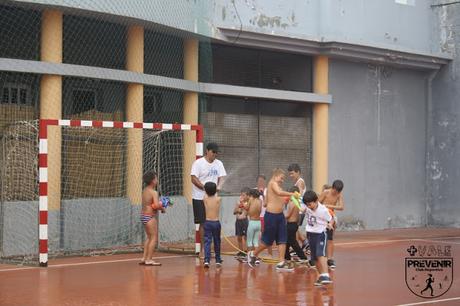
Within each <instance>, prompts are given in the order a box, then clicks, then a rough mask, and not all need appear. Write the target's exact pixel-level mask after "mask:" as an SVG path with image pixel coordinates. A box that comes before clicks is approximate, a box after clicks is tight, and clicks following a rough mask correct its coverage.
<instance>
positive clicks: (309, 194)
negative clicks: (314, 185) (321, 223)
mask: <svg viewBox="0 0 460 306" xmlns="http://www.w3.org/2000/svg"><path fill="white" fill-rule="evenodd" d="M316 201H318V195H317V194H316V192H314V191H313V190H308V191H306V192H305V194H304V195H303V202H304V203H305V204H307V203H310V202H316Z"/></svg>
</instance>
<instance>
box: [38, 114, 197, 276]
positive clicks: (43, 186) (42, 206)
mask: <svg viewBox="0 0 460 306" xmlns="http://www.w3.org/2000/svg"><path fill="white" fill-rule="evenodd" d="M49 126H63V127H88V128H119V129H147V130H159V131H195V137H196V148H195V150H196V153H195V155H196V158H197V159H198V158H200V157H201V156H202V155H203V127H202V126H201V125H198V124H180V123H145V122H122V121H102V120H62V119H40V120H39V152H38V167H39V216H38V218H39V228H38V235H39V237H38V238H39V244H38V245H39V265H40V266H42V267H46V266H48V127H49ZM195 231H197V229H196V228H195ZM199 237H200V235H199V234H198V233H195V249H198V251H199V249H200V241H199ZM195 251H196V250H195Z"/></svg>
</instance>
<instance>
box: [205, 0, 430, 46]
mask: <svg viewBox="0 0 460 306" xmlns="http://www.w3.org/2000/svg"><path fill="white" fill-rule="evenodd" d="M287 2H288V3H289V4H286V3H287ZM213 8H214V14H213V16H214V19H213V22H214V24H215V25H216V26H217V27H223V28H233V29H239V28H240V27H241V26H242V28H243V30H245V31H253V32H258V33H266V34H274V35H281V36H288V37H298V38H303V39H307V40H314V41H323V42H327V41H339V42H346V43H353V44H359V45H367V46H377V47H382V48H389V49H396V50H413V51H416V53H431V52H432V50H431V44H430V33H431V27H430V25H431V23H430V22H431V20H430V18H431V11H432V9H431V8H430V1H424V0H422V1H420V0H387V1H381V0H347V1H341V0H310V1H308V0H307V1H305V0H293V1H275V0H270V1H267V0H235V1H227V0H215V5H214V6H213ZM240 19H241V23H240Z"/></svg>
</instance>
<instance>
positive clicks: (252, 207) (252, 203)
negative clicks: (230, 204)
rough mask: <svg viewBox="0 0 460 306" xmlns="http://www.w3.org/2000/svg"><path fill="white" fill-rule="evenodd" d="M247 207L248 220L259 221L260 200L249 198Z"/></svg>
mask: <svg viewBox="0 0 460 306" xmlns="http://www.w3.org/2000/svg"><path fill="white" fill-rule="evenodd" d="M248 206H249V207H248V216H249V220H257V221H260V212H261V210H262V202H261V201H260V199H259V198H253V197H250V198H249V205H248Z"/></svg>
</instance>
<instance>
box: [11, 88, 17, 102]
mask: <svg viewBox="0 0 460 306" xmlns="http://www.w3.org/2000/svg"><path fill="white" fill-rule="evenodd" d="M10 92H11V104H18V89H17V88H11V89H10Z"/></svg>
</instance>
